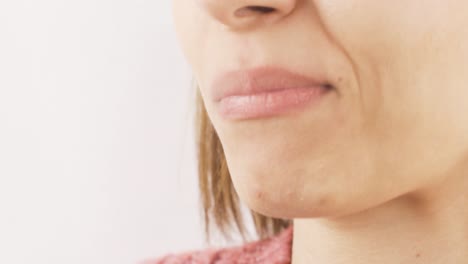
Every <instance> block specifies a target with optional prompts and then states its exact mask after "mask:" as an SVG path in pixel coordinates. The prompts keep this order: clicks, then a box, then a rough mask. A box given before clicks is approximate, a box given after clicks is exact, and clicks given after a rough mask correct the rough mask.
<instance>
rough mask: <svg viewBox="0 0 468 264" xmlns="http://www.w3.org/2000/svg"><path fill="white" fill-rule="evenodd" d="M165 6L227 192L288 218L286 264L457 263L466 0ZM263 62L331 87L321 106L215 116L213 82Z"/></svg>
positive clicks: (466, 198) (183, 2)
mask: <svg viewBox="0 0 468 264" xmlns="http://www.w3.org/2000/svg"><path fill="white" fill-rule="evenodd" d="M173 4H174V9H173V10H174V18H175V26H176V31H177V34H178V37H179V40H180V43H181V47H182V49H183V52H184V54H185V56H186V58H187V61H188V62H189V64H190V65H191V67H192V69H193V74H194V76H195V79H196V80H197V82H198V85H199V89H200V91H201V94H202V97H203V100H204V103H205V105H206V108H207V112H208V115H209V117H210V119H211V121H212V123H213V125H214V127H215V129H216V131H217V133H218V135H219V137H220V140H221V142H222V144H223V147H224V151H225V153H226V158H227V162H228V167H229V170H230V172H231V175H232V179H233V182H234V186H235V188H236V190H237V192H238V193H239V196H240V198H241V199H242V200H243V201H244V202H245V203H246V204H247V205H248V206H249V207H250V208H251V209H253V210H256V211H258V212H260V213H263V214H265V215H268V216H273V217H281V218H289V219H294V242H293V263H294V264H300V263H328V264H338V263H348V264H349V263H360V264H362V263H364V264H365V263H465V262H466V261H467V259H468V253H467V252H468V250H467V249H468V195H467V194H468V175H467V173H468V155H467V154H468V114H466V113H468V103H467V102H468V89H467V85H468V16H466V14H468V2H467V1H461V0H446V1H440V0H424V1H403V0H397V1H375V0H332V1H330V0H315V1H312V0H310V1H309V0H302V1H299V0H297V1H295V0H271V1H270V0H198V1H196V0H173ZM248 6H264V7H270V8H274V12H272V13H262V12H258V11H249V9H246V8H245V7H248ZM238 10H241V11H238ZM236 11H237V12H241V13H242V12H243V13H244V16H243V17H238V16H236V15H235V14H236ZM244 11H246V12H244ZM237 14H238V13H237ZM259 65H277V66H281V67H284V68H287V69H290V70H292V71H296V72H301V73H303V74H310V75H312V74H315V73H317V72H320V73H321V74H322V75H323V76H325V78H326V80H327V81H329V82H330V83H332V84H333V85H334V87H335V89H334V90H333V91H332V93H331V94H330V96H329V97H327V98H326V100H323V101H322V102H321V104H320V106H319V107H308V108H306V109H305V110H302V111H297V112H293V113H289V114H284V115H279V116H274V117H271V118H261V119H254V120H227V119H224V118H222V116H221V115H220V114H219V112H218V110H217V107H216V104H215V102H214V99H213V98H212V96H211V91H210V90H211V89H216V88H215V87H214V88H213V87H212V86H210V84H211V83H212V82H213V80H214V78H215V77H216V76H218V74H220V73H222V72H225V71H228V70H237V69H248V68H252V67H255V66H259Z"/></svg>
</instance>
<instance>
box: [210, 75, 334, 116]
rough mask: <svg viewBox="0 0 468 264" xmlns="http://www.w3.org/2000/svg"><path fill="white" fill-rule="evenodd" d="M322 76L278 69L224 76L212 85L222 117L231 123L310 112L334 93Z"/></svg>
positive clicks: (332, 87)
mask: <svg viewBox="0 0 468 264" xmlns="http://www.w3.org/2000/svg"><path fill="white" fill-rule="evenodd" d="M334 89H335V88H334V86H333V85H331V84H329V83H327V82H326V81H324V80H323V79H321V78H320V77H315V78H314V77H310V76H304V75H301V74H297V73H294V72H291V71H288V70H286V69H282V68H276V67H260V68H254V69H250V70H243V71H233V72H228V73H226V74H224V75H221V76H220V77H219V78H218V79H216V80H215V82H214V83H213V86H212V92H213V98H214V101H215V104H216V105H217V110H218V113H219V114H220V116H221V117H222V118H224V119H228V120H247V119H261V118H269V117H274V116H279V115H284V114H287V113H292V112H300V111H301V110H305V109H309V108H310V107H312V106H315V105H318V103H319V102H320V101H321V100H322V99H323V98H324V96H325V95H326V94H328V93H330V92H332V91H333V90H334Z"/></svg>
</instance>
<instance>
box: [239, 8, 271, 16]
mask: <svg viewBox="0 0 468 264" xmlns="http://www.w3.org/2000/svg"><path fill="white" fill-rule="evenodd" d="M275 11H276V9H275V8H273V7H267V6H246V7H243V8H240V9H238V10H236V12H235V15H236V16H238V17H244V16H248V15H251V14H252V13H261V14H269V13H272V12H275Z"/></svg>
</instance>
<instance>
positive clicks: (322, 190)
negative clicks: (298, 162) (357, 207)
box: [231, 171, 344, 219]
mask: <svg viewBox="0 0 468 264" xmlns="http://www.w3.org/2000/svg"><path fill="white" fill-rule="evenodd" d="M285 175H286V174H281V173H262V174H260V173H252V172H250V173H249V172H245V171H244V172H242V173H241V172H236V171H234V172H231V176H232V179H233V183H234V187H235V189H236V190H237V193H238V195H239V198H240V199H241V201H242V202H244V203H245V204H246V205H247V207H249V208H250V209H251V210H253V211H255V212H257V213H260V214H262V215H265V216H269V217H274V218H282V219H293V218H306V217H307V218H317V217H327V216H334V215H338V214H340V212H341V211H342V210H341V209H340V207H341V206H344V205H340V204H338V203H337V201H340V200H344V199H342V198H341V197H339V196H341V195H343V193H341V194H338V193H336V192H335V191H333V190H332V189H331V188H328V187H327V186H320V185H319V184H317V185H316V188H314V190H313V191H312V192H311V190H310V189H308V188H307V184H305V182H306V180H307V179H309V180H310V177H307V175H304V174H301V173H290V174H288V175H287V176H286V177H285ZM340 198H341V199H340Z"/></svg>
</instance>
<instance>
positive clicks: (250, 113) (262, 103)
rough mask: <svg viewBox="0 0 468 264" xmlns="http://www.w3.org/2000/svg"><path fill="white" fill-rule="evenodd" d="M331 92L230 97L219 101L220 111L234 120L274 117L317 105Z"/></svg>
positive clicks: (297, 90)
mask: <svg viewBox="0 0 468 264" xmlns="http://www.w3.org/2000/svg"><path fill="white" fill-rule="evenodd" d="M330 91H331V89H329V88H326V87H322V86H317V87H306V88H293V89H284V90H276V91H269V92H264V93H255V94H248V95H234V96H228V97H225V98H223V99H221V101H219V111H220V114H221V116H222V117H223V118H226V119H234V120H239V119H257V118H267V117H273V116H278V115H281V114H285V113H290V112H292V111H294V110H301V109H304V108H305V107H306V106H311V105H315V104H316V103H318V102H319V101H320V99H322V98H323V96H324V95H325V94H327V93H329V92H330Z"/></svg>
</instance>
